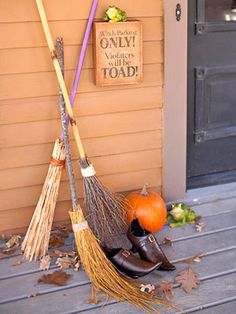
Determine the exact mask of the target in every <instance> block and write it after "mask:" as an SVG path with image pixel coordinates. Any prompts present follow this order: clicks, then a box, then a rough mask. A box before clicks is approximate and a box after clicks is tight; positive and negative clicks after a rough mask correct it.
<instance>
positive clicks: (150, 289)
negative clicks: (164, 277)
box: [139, 284, 155, 293]
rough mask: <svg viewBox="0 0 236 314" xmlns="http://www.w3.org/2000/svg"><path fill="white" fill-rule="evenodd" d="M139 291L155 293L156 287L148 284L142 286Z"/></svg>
mask: <svg viewBox="0 0 236 314" xmlns="http://www.w3.org/2000/svg"><path fill="white" fill-rule="evenodd" d="M139 289H140V291H142V292H147V293H151V292H153V291H154V290H155V286H154V285H151V284H146V285H144V284H141V285H140V286H139Z"/></svg>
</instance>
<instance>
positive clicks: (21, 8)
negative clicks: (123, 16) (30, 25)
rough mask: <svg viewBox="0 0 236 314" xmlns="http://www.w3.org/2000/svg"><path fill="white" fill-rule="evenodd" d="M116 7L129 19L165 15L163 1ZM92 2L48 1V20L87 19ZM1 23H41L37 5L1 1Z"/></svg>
mask: <svg viewBox="0 0 236 314" xmlns="http://www.w3.org/2000/svg"><path fill="white" fill-rule="evenodd" d="M112 3H113V4H114V5H116V6H119V7H120V8H122V9H125V11H126V12H127V15H128V16H129V17H139V16H146V17H151V16H153V12H155V15H156V16H162V15H163V6H162V5H163V3H162V0H159V1H156V0H147V5H145V6H143V0H136V1H135V5H134V2H133V1H126V0H113V2H112ZM91 4H92V1H82V2H80V1H78V0H70V5H65V0H47V1H45V3H44V5H45V10H46V12H47V17H48V20H50V21H53V20H56V21H58V20H75V19H87V18H88V16H89V11H90V7H91ZM110 4H111V3H110V1H109V0H103V1H100V2H99V4H98V7H97V12H96V15H95V17H96V18H101V16H102V15H103V13H104V11H105V10H106V9H107V7H108V6H109V5H110ZM0 21H1V22H2V23H6V22H8V23H9V22H12V23H13V22H32V21H37V22H39V16H38V11H37V8H36V5H35V4H34V2H32V1H31V0H21V1H19V0H8V1H5V0H0Z"/></svg>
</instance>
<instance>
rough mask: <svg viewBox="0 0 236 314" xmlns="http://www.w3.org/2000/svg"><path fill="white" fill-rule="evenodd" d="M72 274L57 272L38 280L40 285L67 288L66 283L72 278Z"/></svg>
mask: <svg viewBox="0 0 236 314" xmlns="http://www.w3.org/2000/svg"><path fill="white" fill-rule="evenodd" d="M70 276H71V275H70V274H67V273H66V272H65V271H62V270H56V271H54V272H53V273H51V274H48V275H43V276H42V277H40V278H39V279H38V283H41V282H42V283H47V284H52V285H57V286H65V284H66V282H67V281H68V279H69V278H70Z"/></svg>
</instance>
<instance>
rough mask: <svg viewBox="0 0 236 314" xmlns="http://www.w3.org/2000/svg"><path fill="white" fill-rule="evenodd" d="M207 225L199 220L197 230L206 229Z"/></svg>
mask: <svg viewBox="0 0 236 314" xmlns="http://www.w3.org/2000/svg"><path fill="white" fill-rule="evenodd" d="M205 227H206V225H205V224H204V222H198V223H197V224H195V228H196V230H197V232H202V229H204V228H205Z"/></svg>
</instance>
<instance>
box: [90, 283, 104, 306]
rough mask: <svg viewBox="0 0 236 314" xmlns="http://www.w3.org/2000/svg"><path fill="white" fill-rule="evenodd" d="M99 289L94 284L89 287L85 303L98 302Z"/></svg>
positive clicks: (99, 300)
mask: <svg viewBox="0 0 236 314" xmlns="http://www.w3.org/2000/svg"><path fill="white" fill-rule="evenodd" d="M98 292H99V290H98V289H96V288H95V287H94V286H92V288H91V296H90V297H89V298H88V300H87V303H89V304H98V303H100V302H101V301H102V299H101V298H100V297H99V296H98Z"/></svg>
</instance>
